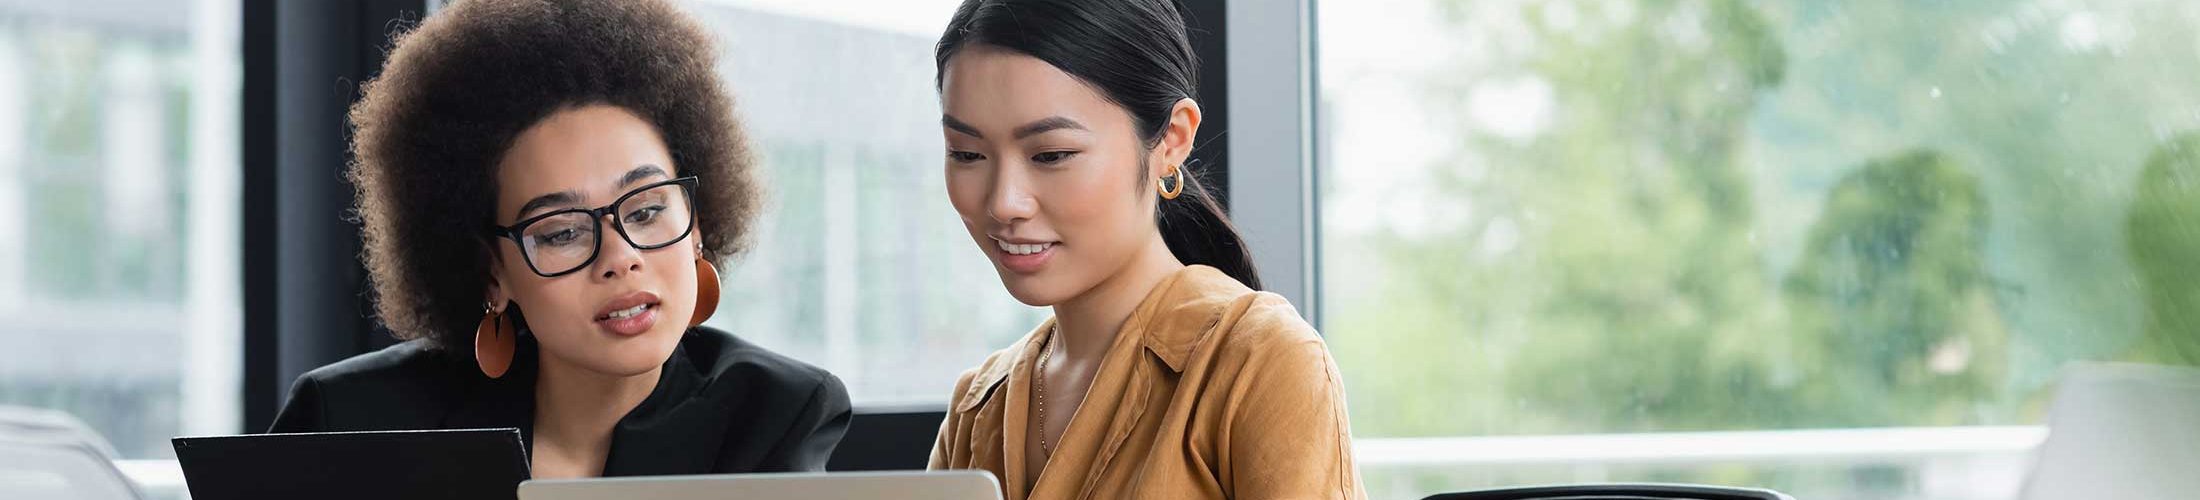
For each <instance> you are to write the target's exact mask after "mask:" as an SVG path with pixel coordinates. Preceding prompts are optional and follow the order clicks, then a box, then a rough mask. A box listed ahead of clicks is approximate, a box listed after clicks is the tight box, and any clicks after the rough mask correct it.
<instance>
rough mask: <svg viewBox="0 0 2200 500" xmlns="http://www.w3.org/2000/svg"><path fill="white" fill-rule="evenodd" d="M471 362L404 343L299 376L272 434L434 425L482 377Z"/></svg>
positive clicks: (426, 346)
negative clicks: (459, 393) (470, 383)
mask: <svg viewBox="0 0 2200 500" xmlns="http://www.w3.org/2000/svg"><path fill="white" fill-rule="evenodd" d="M468 370H474V367H473V365H472V363H471V362H468V363H464V364H461V363H459V362H458V360H457V358H456V357H455V355H454V354H453V353H451V352H450V351H447V350H443V349H436V348H433V347H430V345H429V344H428V343H427V341H425V340H413V341H408V342H403V343H399V344H397V345H393V346H389V347H385V348H382V349H381V350H377V351H374V352H369V353H365V354H360V355H357V356H352V357H350V358H347V359H345V360H343V361H338V362H335V363H330V364H328V365H327V366H322V367H320V368H315V369H313V370H312V371H308V372H306V373H305V374H304V375H299V376H298V379H297V381H296V382H294V383H292V384H291V388H290V397H289V399H288V401H285V402H284V403H283V408H282V409H281V410H280V411H278V412H277V414H276V417H275V423H274V426H273V427H271V428H270V431H273V432H333V431H361V430H384V429H417V428H432V427H435V426H436V425H437V424H438V422H440V419H441V418H442V417H443V416H444V414H445V412H446V411H448V410H449V409H450V408H449V406H450V405H451V404H452V402H453V401H456V400H457V399H458V398H456V397H455V394H456V391H459V390H462V387H464V386H465V385H466V383H467V381H468V380H469V379H468V377H469V374H470V376H471V377H473V378H480V377H481V375H480V372H479V371H468Z"/></svg>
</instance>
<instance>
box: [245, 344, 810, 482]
mask: <svg viewBox="0 0 2200 500" xmlns="http://www.w3.org/2000/svg"><path fill="white" fill-rule="evenodd" d="M535 356H536V347H535V341H534V336H532V335H521V336H520V337H519V345H518V349H517V350H516V351H515V353H514V355H513V356H512V369H511V371H509V372H506V373H505V374H504V378H502V379H495V380H492V379H490V378H488V377H486V376H483V375H482V374H481V370H480V369H479V368H477V367H475V365H474V361H473V359H472V358H471V357H470V354H468V353H467V352H464V351H454V350H430V349H427V348H426V345H425V344H423V343H421V342H420V341H412V342H405V343H402V344H398V345H394V346H390V347H389V348H386V349H382V350H380V351H376V352H371V353H367V354H361V355H358V356H354V357H352V358H351V359H346V360H343V361H339V362H337V363H335V364H331V365H328V366H323V367H320V368H317V369H314V370H313V371H310V372H306V374H305V375H303V376H300V377H298V381H297V383H296V384H294V385H292V386H291V389H290V401H289V402H288V403H286V404H284V405H283V409H282V411H281V412H280V413H277V414H276V416H275V425H274V426H273V427H271V428H269V429H268V432H339V431H375V430H401V429H467V428H490V427H517V428H519V429H520V436H521V442H523V443H526V446H527V448H528V450H529V455H530V456H532V454H533V450H534V442H535V440H534V421H535V419H534V412H535ZM848 419H849V409H848V390H847V388H845V387H843V386H842V385H841V383H840V379H839V378H838V377H834V376H833V375H832V374H831V373H827V372H826V371H825V370H823V369H820V368H817V367H815V366H810V365H808V364H805V363H803V362H801V361H796V360H794V359H793V358H788V357H786V356H781V355H778V354H774V353H772V352H771V351H766V350H764V348H762V347H757V346H756V345H755V344H750V343H748V342H746V341H743V340H741V339H740V338H738V337H734V336H733V334H730V333H726V332H725V331H722V330H717V329H714V328H708V327H695V328H690V329H688V332H687V335H686V336H685V337H682V338H681V339H680V344H679V346H678V347H676V348H674V349H673V351H672V357H671V358H670V359H667V360H665V366H664V374H663V375H662V376H660V377H658V379H657V388H656V389H654V390H651V391H650V393H649V397H648V398H645V399H643V400H642V403H641V405H639V406H636V407H635V408H634V410H633V411H632V412H629V413H627V415H626V417H625V418H621V419H619V423H618V426H617V427H616V428H615V429H613V430H612V432H611V452H610V455H609V456H608V457H606V458H605V460H604V470H603V475H605V476H632V475H663V474H705V473H735V472H785V471H822V470H825V461H826V459H827V458H829V457H830V456H831V455H832V452H833V447H834V446H835V445H838V444H839V443H840V437H841V435H842V434H843V433H846V432H847V430H848Z"/></svg>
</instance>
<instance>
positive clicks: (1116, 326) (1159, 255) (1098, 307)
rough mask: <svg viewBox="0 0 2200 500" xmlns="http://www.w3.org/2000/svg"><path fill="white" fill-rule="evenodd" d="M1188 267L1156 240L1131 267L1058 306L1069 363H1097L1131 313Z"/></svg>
mask: <svg viewBox="0 0 2200 500" xmlns="http://www.w3.org/2000/svg"><path fill="white" fill-rule="evenodd" d="M1181 269H1184V263H1183V262H1179V261H1177V260H1176V254H1174V253H1170V252H1169V245H1168V243H1166V242H1163V241H1162V240H1161V238H1159V237H1155V238H1153V240H1152V241H1151V242H1149V243H1148V244H1147V245H1146V248H1145V249H1143V250H1141V251H1139V252H1138V255H1137V256H1136V257H1133V258H1132V259H1131V261H1130V263H1129V264H1126V265H1124V266H1123V268H1122V269H1120V270H1117V271H1116V272H1115V274H1113V275H1109V276H1108V277H1107V278H1105V279H1102V280H1100V283H1099V284H1095V285H1093V287H1092V288H1091V289H1088V290H1085V293H1083V294H1079V295H1078V296H1076V297H1072V298H1070V299H1069V300H1066V301H1063V302H1062V303H1060V304H1055V305H1054V320H1055V326H1056V328H1060V329H1061V331H1060V332H1059V334H1060V336H1059V337H1056V338H1055V341H1057V342H1061V345H1060V346H1057V347H1055V349H1059V351H1058V353H1059V354H1060V355H1061V356H1063V357H1064V358H1067V359H1069V360H1094V359H1097V358H1099V357H1100V356H1101V355H1102V354H1104V353H1106V351H1107V349H1108V346H1109V345H1110V344H1113V343H1114V340H1115V334H1116V332H1118V331H1120V330H1122V329H1123V322H1124V321H1127V320H1129V319H1130V315H1131V311H1132V310H1134V309H1137V308H1138V303H1139V302H1141V301H1143V300H1145V298H1146V295H1147V294H1148V293H1151V292H1153V289H1154V287H1155V286H1159V285H1160V284H1161V281H1162V280H1164V279H1167V278H1168V277H1169V275H1170V274H1173V273H1175V272H1177V271H1178V270H1181Z"/></svg>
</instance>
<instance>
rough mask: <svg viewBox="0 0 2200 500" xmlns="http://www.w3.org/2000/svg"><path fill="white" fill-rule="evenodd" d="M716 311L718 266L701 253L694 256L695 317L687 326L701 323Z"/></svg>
mask: <svg viewBox="0 0 2200 500" xmlns="http://www.w3.org/2000/svg"><path fill="white" fill-rule="evenodd" d="M716 312H718V266H713V265H710V260H709V259H705V258H703V256H702V255H701V254H697V255H696V256H695V319H693V320H690V321H688V326H696V325H701V324H703V320H706V319H710V315H711V314H712V313H716Z"/></svg>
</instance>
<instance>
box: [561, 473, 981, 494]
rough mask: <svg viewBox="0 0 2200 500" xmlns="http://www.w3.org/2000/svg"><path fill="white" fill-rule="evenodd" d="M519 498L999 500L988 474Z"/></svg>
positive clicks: (573, 488)
mask: <svg viewBox="0 0 2200 500" xmlns="http://www.w3.org/2000/svg"><path fill="white" fill-rule="evenodd" d="M519 498H520V500H596V499H605V498H615V499H619V500H700V499H719V498H723V499H744V498H803V499H815V500H857V499H864V500H869V499H874V498H896V499H908V500H1000V499H1001V483H1000V481H998V480H995V479H994V478H993V473H991V472H986V471H978V470H955V471H931V472H921V471H910V472H836V473H790V474H724V475H707V476H652V477H615V478H599V479H543V480H532V481H527V482H523V483H520V484H519Z"/></svg>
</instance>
